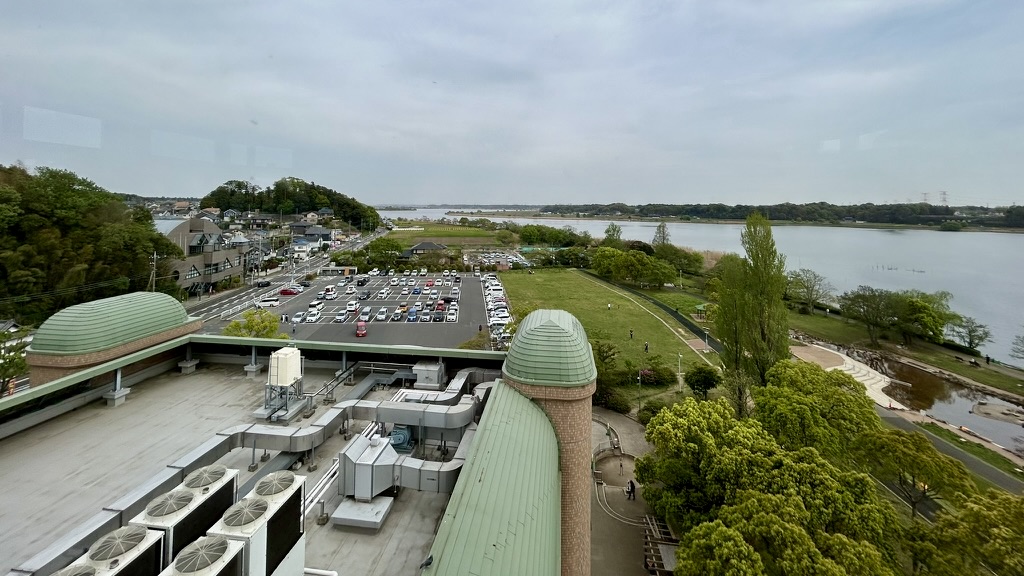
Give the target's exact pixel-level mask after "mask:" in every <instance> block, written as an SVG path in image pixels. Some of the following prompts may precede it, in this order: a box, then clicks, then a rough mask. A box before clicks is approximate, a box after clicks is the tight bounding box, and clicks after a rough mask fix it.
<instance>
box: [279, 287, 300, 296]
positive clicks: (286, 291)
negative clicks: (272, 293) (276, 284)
mask: <svg viewBox="0 0 1024 576" xmlns="http://www.w3.org/2000/svg"><path fill="white" fill-rule="evenodd" d="M278 294H280V295H281V296H298V295H299V291H298V290H296V289H295V288H292V287H291V286H289V287H287V288H282V289H281V291H280V292H278Z"/></svg>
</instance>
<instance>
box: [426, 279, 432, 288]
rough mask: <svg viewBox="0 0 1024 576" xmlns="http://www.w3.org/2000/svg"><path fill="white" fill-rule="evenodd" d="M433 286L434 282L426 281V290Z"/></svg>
mask: <svg viewBox="0 0 1024 576" xmlns="http://www.w3.org/2000/svg"><path fill="white" fill-rule="evenodd" d="M433 285H434V281H433V280H431V279H428V280H427V288H430V287H431V286H433Z"/></svg>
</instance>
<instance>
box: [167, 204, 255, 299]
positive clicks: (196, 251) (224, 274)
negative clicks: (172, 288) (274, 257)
mask: <svg viewBox="0 0 1024 576" xmlns="http://www.w3.org/2000/svg"><path fill="white" fill-rule="evenodd" d="M153 224H154V226H156V229H157V231H158V232H160V233H161V234H163V235H164V236H167V238H168V239H169V240H170V241H171V242H174V243H175V244H176V245H177V246H178V247H179V248H181V250H182V252H184V253H185V258H184V259H183V260H168V262H169V263H170V268H171V270H170V275H171V278H173V279H174V281H175V282H177V283H178V285H179V286H181V287H182V288H184V289H185V290H187V291H189V292H190V293H194V294H202V293H205V292H208V291H210V290H211V289H212V288H213V285H214V284H216V283H217V282H219V281H221V280H228V279H231V278H234V277H237V278H238V279H241V278H242V277H244V276H245V274H246V273H247V272H248V271H249V270H250V267H252V266H256V265H258V259H259V257H260V255H259V251H258V249H257V248H255V247H254V246H253V245H252V243H251V242H249V240H248V239H247V238H245V236H242V235H240V234H238V235H229V234H224V233H223V232H222V231H221V229H220V228H219V227H218V226H217V225H216V224H214V223H213V222H211V221H209V220H207V219H204V218H190V219H177V220H154V221H153Z"/></svg>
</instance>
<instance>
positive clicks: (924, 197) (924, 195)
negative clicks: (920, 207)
mask: <svg viewBox="0 0 1024 576" xmlns="http://www.w3.org/2000/svg"><path fill="white" fill-rule="evenodd" d="M921 201H922V202H924V203H925V204H927V203H928V193H927V192H921Z"/></svg>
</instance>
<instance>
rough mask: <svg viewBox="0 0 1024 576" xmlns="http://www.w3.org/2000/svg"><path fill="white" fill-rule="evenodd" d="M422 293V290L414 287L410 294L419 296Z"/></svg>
mask: <svg viewBox="0 0 1024 576" xmlns="http://www.w3.org/2000/svg"><path fill="white" fill-rule="evenodd" d="M422 292H423V291H422V290H420V287H419V286H416V287H415V288H413V289H412V293H413V294H420V293H422Z"/></svg>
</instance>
